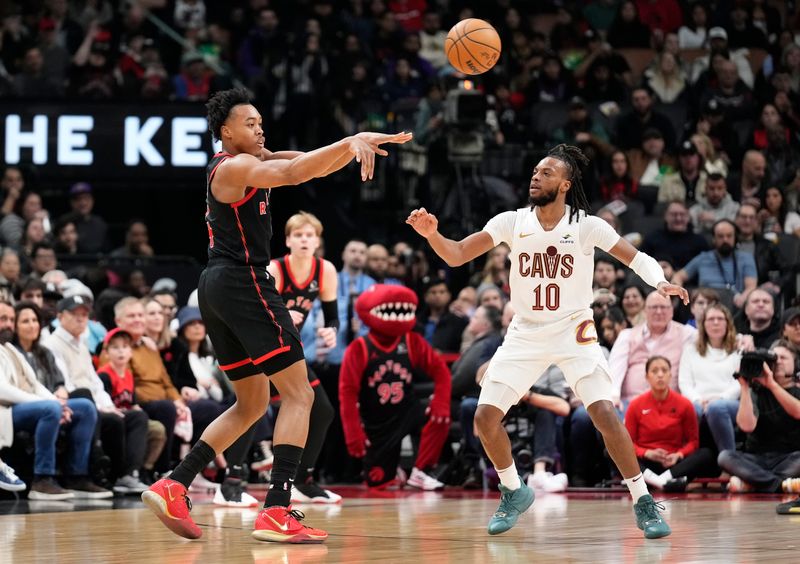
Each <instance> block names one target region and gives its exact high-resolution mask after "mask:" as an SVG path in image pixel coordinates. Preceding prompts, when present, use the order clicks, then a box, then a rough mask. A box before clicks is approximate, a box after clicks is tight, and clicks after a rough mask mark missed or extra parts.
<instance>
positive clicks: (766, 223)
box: [759, 186, 800, 237]
mask: <svg viewBox="0 0 800 564" xmlns="http://www.w3.org/2000/svg"><path fill="white" fill-rule="evenodd" d="M759 216H760V217H761V231H762V233H764V234H766V233H786V234H788V235H794V236H796V237H797V236H800V214H798V213H797V212H794V211H791V210H789V204H788V202H787V201H786V194H785V193H784V191H783V190H781V189H780V188H778V187H777V186H770V187H769V188H767V189H766V190H765V191H764V199H763V201H762V208H761V211H760V212H759Z"/></svg>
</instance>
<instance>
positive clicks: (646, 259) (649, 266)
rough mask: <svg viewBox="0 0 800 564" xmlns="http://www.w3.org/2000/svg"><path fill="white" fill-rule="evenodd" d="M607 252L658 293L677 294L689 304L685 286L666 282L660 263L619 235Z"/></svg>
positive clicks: (663, 294) (665, 294)
mask: <svg viewBox="0 0 800 564" xmlns="http://www.w3.org/2000/svg"><path fill="white" fill-rule="evenodd" d="M608 252H609V253H611V255H612V256H613V257H615V258H616V259H618V260H619V261H620V262H622V263H623V264H624V265H625V266H629V267H630V269H631V270H633V271H634V272H635V273H636V274H638V275H639V276H640V277H641V279H642V280H644V281H645V282H647V283H648V284H650V285H651V286H652V287H653V288H655V289H656V290H658V293H659V294H661V295H662V296H664V297H668V296H678V297H679V298H680V299H681V300H682V301H683V303H684V304H686V305H689V292H687V291H686V288H684V287H682V286H678V285H677V284H670V283H669V282H667V279H666V278H665V277H664V270H663V269H662V268H661V265H659V264H658V262H656V260H655V259H654V258H653V257H651V256H650V255H648V254H647V253H643V252H641V251H639V250H637V249H636V247H634V246H633V245H631V244H630V243H629V242H628V241H626V240H625V239H623V238H621V237H620V239H619V241H618V242H617V244H616V245H614V246H613V247H612V248H611V249H610V250H609V251H608Z"/></svg>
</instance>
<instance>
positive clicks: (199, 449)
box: [169, 440, 217, 489]
mask: <svg viewBox="0 0 800 564" xmlns="http://www.w3.org/2000/svg"><path fill="white" fill-rule="evenodd" d="M216 457H217V453H215V452H214V449H213V448H211V447H210V446H208V444H207V443H205V442H203V441H202V440H200V441H197V444H196V445H194V448H192V450H191V451H190V452H189V454H187V455H186V458H184V459H183V461H181V463H180V464H178V467H177V468H175V470H173V471H172V474H170V476H169V479H170V480H175V481H176V482H180V483H181V484H183V485H184V486H186V488H187V489H188V488H189V486H190V485H191V483H192V480H194V478H195V476H197V475H198V474H199V473H200V472H202V471H203V468H205V467H206V466H208V463H209V462H211V461H212V460H214V459H215V458H216Z"/></svg>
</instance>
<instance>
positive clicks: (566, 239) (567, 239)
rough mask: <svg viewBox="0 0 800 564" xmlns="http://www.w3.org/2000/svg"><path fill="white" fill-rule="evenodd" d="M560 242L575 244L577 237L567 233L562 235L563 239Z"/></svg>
mask: <svg viewBox="0 0 800 564" xmlns="http://www.w3.org/2000/svg"><path fill="white" fill-rule="evenodd" d="M559 243H563V244H567V245H574V244H575V239H573V238H572V235H570V234H569V233H567V234H566V235H564V236H563V237H561V240H560V241H559Z"/></svg>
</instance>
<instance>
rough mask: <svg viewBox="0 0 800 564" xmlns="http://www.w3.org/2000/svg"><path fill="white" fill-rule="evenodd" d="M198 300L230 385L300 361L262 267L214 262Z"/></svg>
mask: <svg viewBox="0 0 800 564" xmlns="http://www.w3.org/2000/svg"><path fill="white" fill-rule="evenodd" d="M197 298H198V302H199V306H200V313H201V314H202V316H203V321H204V322H205V324H206V330H207V331H208V335H209V337H211V343H212V344H213V345H214V351H215V352H216V354H217V359H218V361H219V365H220V368H221V369H222V370H224V371H225V373H226V374H227V375H228V378H230V379H231V380H240V379H242V378H246V377H248V376H252V375H254V374H259V373H262V372H263V373H264V374H266V375H267V376H270V375H272V374H275V373H277V372H280V371H281V370H283V369H285V368H288V367H289V366H291V365H292V364H294V363H295V362H297V361H299V360H304V356H303V345H302V343H301V342H300V335H299V334H298V332H297V330H296V329H295V327H294V324H293V323H292V318H291V317H290V316H289V312H288V310H287V309H286V306H284V304H283V300H281V297H280V295H279V294H278V292H277V291H276V290H275V283H274V282H273V280H272V277H271V276H269V275H268V274H267V271H266V268H265V267H263V266H262V267H256V266H252V267H251V266H245V265H242V264H239V263H236V262H234V261H226V260H221V259H215V260H213V261H211V262H210V263H209V265H208V267H207V268H206V269H205V270H204V271H203V273H202V274H201V275H200V282H199V283H198V286H197Z"/></svg>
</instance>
